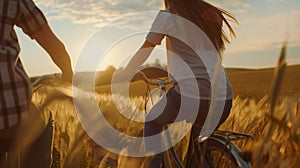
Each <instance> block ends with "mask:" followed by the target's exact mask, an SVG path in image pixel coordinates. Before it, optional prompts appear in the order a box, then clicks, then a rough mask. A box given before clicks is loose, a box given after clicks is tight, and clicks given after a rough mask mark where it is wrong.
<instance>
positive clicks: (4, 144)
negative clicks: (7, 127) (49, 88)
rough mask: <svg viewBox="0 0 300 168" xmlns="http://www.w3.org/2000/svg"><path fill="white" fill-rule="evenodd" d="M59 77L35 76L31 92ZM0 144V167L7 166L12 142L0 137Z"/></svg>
mask: <svg viewBox="0 0 300 168" xmlns="http://www.w3.org/2000/svg"><path fill="white" fill-rule="evenodd" d="M59 78H60V75H59V74H50V75H43V76H41V77H38V78H36V79H35V80H34V81H33V82H32V88H33V92H35V91H37V90H38V89H39V88H41V87H42V86H45V85H47V84H49V83H51V82H52V81H54V80H56V79H59ZM0 144H1V145H0V167H1V166H2V167H8V159H9V157H10V151H11V150H12V148H13V142H12V141H11V140H6V139H0Z"/></svg>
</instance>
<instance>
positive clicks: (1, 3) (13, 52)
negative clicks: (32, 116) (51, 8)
mask: <svg viewBox="0 0 300 168" xmlns="http://www.w3.org/2000/svg"><path fill="white" fill-rule="evenodd" d="M0 18H1V19H0V28H1V29H0V129H5V128H9V127H12V126H14V125H16V124H17V123H18V122H19V121H20V119H21V117H22V115H24V114H26V113H25V112H26V111H27V110H28V108H29V104H30V102H31V92H32V90H31V83H30V82H29V79H28V76H27V74H26V73H25V71H24V68H23V65H22V63H21V61H20V60H19V52H20V47H19V43H18V39H17V35H16V32H15V30H14V26H15V25H16V26H18V27H20V28H21V29H22V30H23V32H24V33H26V34H27V35H28V36H29V37H31V38H32V39H33V37H34V34H35V33H37V32H39V31H40V30H42V28H43V27H44V26H45V25H47V21H46V19H45V17H44V15H43V13H42V12H41V11H40V10H39V9H38V8H37V7H36V5H35V4H34V2H33V1H32V0H0Z"/></svg>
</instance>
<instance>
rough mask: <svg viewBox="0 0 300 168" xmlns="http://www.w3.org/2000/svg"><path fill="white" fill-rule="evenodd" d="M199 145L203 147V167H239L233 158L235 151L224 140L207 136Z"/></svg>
mask: <svg viewBox="0 0 300 168" xmlns="http://www.w3.org/2000/svg"><path fill="white" fill-rule="evenodd" d="M201 145H202V146H204V149H205V163H204V165H205V167H211V168H214V167H217V168H222V167H226V168H231V167H232V168H233V167H235V168H236V167H240V166H239V164H238V161H237V160H236V158H235V154H234V153H235V151H234V150H233V149H231V148H230V146H229V145H228V144H227V145H226V142H223V141H221V140H217V139H213V138H209V139H207V140H206V142H204V143H203V144H201Z"/></svg>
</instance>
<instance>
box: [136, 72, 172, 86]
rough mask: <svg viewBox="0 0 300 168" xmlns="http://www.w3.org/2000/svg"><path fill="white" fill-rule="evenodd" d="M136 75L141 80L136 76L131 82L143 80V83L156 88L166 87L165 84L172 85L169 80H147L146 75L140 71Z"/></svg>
mask: <svg viewBox="0 0 300 168" xmlns="http://www.w3.org/2000/svg"><path fill="white" fill-rule="evenodd" d="M138 74H141V75H142V78H140V77H138V76H137V77H135V78H133V79H134V80H133V81H135V80H143V81H145V82H146V83H148V84H150V85H157V86H162V85H167V84H171V83H172V80H171V79H167V80H159V79H157V80H156V81H153V80H151V79H149V78H148V77H147V75H146V74H145V73H144V72H143V71H141V70H139V71H138Z"/></svg>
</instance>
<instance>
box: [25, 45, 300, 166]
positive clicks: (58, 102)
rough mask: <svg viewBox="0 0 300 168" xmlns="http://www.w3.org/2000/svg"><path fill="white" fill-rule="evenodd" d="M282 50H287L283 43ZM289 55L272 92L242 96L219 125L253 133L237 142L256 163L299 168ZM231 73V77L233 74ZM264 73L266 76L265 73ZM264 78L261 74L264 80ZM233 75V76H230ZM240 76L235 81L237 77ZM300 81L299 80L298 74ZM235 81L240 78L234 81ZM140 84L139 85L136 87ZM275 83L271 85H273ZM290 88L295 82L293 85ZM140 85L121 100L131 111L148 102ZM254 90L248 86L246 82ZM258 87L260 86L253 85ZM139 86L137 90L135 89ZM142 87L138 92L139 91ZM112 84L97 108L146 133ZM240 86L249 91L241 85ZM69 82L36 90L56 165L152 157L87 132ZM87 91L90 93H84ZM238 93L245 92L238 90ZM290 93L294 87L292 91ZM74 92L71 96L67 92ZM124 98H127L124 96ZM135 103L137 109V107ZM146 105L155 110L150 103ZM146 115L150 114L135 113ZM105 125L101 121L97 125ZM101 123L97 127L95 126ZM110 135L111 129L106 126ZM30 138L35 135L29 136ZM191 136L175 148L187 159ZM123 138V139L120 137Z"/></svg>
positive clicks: (119, 124) (299, 129)
mask: <svg viewBox="0 0 300 168" xmlns="http://www.w3.org/2000/svg"><path fill="white" fill-rule="evenodd" d="M283 50H285V48H284V47H283ZM284 55H285V54H284V53H281V57H280V59H279V61H278V65H277V67H276V69H275V70H274V71H275V73H274V74H275V75H274V76H273V80H272V81H270V84H268V87H264V90H263V91H261V92H264V93H270V94H265V96H262V95H261V94H258V95H259V96H257V97H255V96H254V95H253V94H252V95H250V96H249V97H247V95H245V94H243V95H242V96H239V95H238V94H237V95H236V96H235V98H234V99H233V107H232V110H231V113H230V116H229V117H228V119H227V120H226V122H225V123H224V124H223V125H222V126H221V127H220V129H222V130H228V131H235V132H242V133H248V134H253V135H254V137H255V139H254V141H237V142H236V144H237V145H238V146H239V147H240V148H241V149H242V150H243V151H250V152H251V153H252V165H253V167H266V168H267V167H278V168H280V167H295V168H296V167H300V97H299V91H300V88H299V86H298V85H295V84H297V83H299V82H300V81H299V80H294V78H293V82H294V83H293V85H292V86H293V87H294V88H293V91H294V92H296V93H295V94H291V95H287V94H282V93H287V92H283V91H282V88H285V89H290V88H288V87H287V86H286V85H287V84H285V83H284V82H282V81H283V79H284V78H283V76H284V72H285V70H286V64H285V61H284V58H282V57H283V56H284ZM229 76H230V75H229ZM263 76H264V75H263ZM263 76H261V78H263ZM231 78H232V76H231ZM237 79H238V78H236V79H234V80H237ZM297 79H298V78H297ZM233 85H235V86H238V85H236V82H234V83H233ZM137 86H139V87H137ZM269 86H272V87H269ZM288 86H290V85H288ZM143 87H144V85H142V84H141V83H132V84H131V87H130V88H131V89H130V90H131V92H133V93H132V94H130V96H131V104H128V103H126V102H125V101H124V102H122V101H121V102H119V103H120V104H119V105H120V106H121V108H122V109H124V110H125V111H128V113H132V112H133V111H134V110H133V109H134V107H137V108H138V109H139V110H143V108H144V105H145V95H143V94H145V88H143ZM247 87H248V88H249V85H247ZM252 87H255V88H256V86H252ZM132 88H135V89H132ZM136 88H138V90H137V89H136ZM108 89H109V86H103V87H100V88H96V91H97V92H95V93H93V94H94V96H95V98H96V100H97V102H98V107H99V109H101V112H102V113H103V115H104V116H105V118H106V120H107V121H108V122H109V123H110V125H112V126H113V127H114V128H115V129H117V130H118V131H120V132H123V133H125V134H128V135H131V136H140V137H141V136H142V135H143V123H141V122H134V121H130V120H129V119H127V118H126V117H124V116H122V115H120V114H119V111H118V109H117V108H116V106H115V104H114V102H113V99H112V96H111V94H110V93H109V92H107V90H108ZM238 89H240V90H247V89H246V88H243V86H242V85H240V86H239V88H238ZM69 92H71V89H70V86H59V87H58V86H57V85H46V86H44V87H41V88H39V89H38V90H37V91H35V92H34V94H33V102H34V103H35V104H38V105H39V106H40V107H43V110H49V111H51V113H52V114H53V118H54V121H55V133H54V140H53V143H54V150H53V165H52V167H53V168H62V167H67V168H69V167H70V168H76V167H83V168H135V167H137V168H140V167H143V165H144V164H145V162H146V161H147V159H148V158H133V157H125V156H121V155H117V154H114V153H111V152H110V151H107V150H105V149H104V148H102V147H101V146H99V145H97V143H95V142H94V141H93V140H92V139H91V138H90V137H89V136H88V135H87V134H86V132H85V131H84V129H83V128H82V126H81V124H80V122H79V120H78V114H77V112H76V110H75V107H74V102H73V99H72V97H70V94H69ZM83 92H88V91H83ZM237 93H240V92H239V91H237ZM288 93H290V91H289V92H288ZM68 95H69V96H68ZM120 99H121V100H122V96H120ZM124 99H125V98H124ZM133 106H134V107H133ZM147 108H151V105H150V104H148V106H147ZM133 114H134V115H137V116H139V117H144V116H145V113H141V112H140V113H133ZM97 124H100V125H101V123H97ZM95 126H96V127H97V125H95ZM177 126H178V131H180V129H181V128H183V127H184V128H185V127H187V126H188V124H187V123H185V122H180V123H177ZM102 131H103V132H104V134H105V135H107V136H108V137H109V135H110V133H109V132H105V131H106V130H105V129H103V130H102ZM27 135H28V136H30V134H27ZM188 137H189V135H188V134H187V135H186V136H185V138H184V139H182V140H181V142H179V143H178V144H176V146H175V150H176V151H177V152H178V154H179V157H180V158H181V160H182V161H183V162H184V161H185V156H186V152H187V143H188V141H189V139H188ZM119 141H121V142H122V139H121V138H120V140H119Z"/></svg>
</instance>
